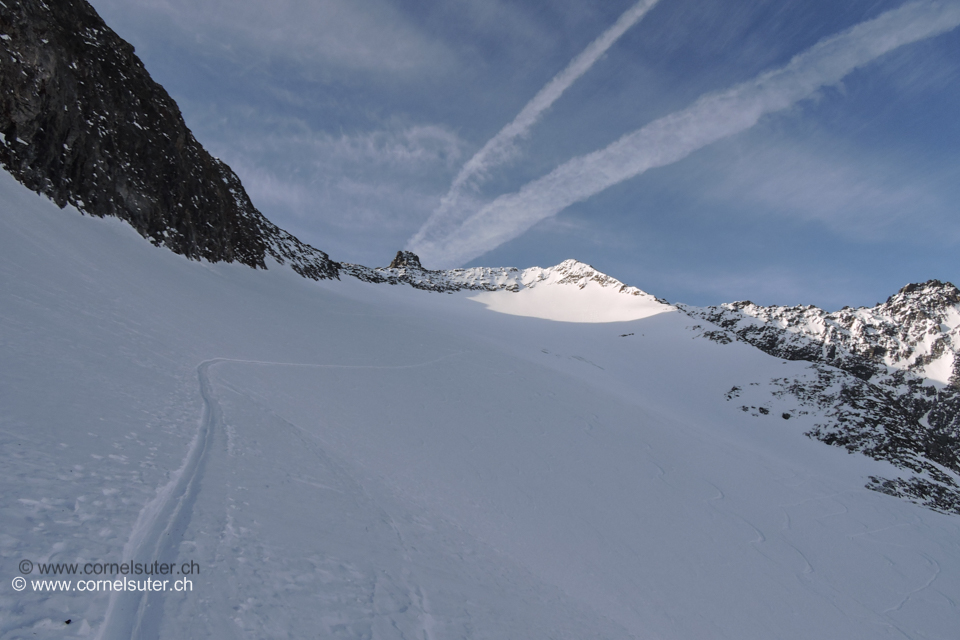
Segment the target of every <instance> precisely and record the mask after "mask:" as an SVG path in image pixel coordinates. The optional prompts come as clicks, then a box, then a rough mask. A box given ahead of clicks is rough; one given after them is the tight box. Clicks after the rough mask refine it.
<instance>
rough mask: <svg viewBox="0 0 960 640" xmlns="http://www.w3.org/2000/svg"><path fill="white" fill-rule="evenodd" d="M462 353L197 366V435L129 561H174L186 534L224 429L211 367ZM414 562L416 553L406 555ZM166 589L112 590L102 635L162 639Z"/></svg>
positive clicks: (413, 591)
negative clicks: (199, 399)
mask: <svg viewBox="0 0 960 640" xmlns="http://www.w3.org/2000/svg"><path fill="white" fill-rule="evenodd" d="M456 355H459V353H453V354H447V355H445V356H442V357H440V358H435V359H433V360H429V361H427V362H420V363H416V364H408V365H343V364H314V363H299V362H270V361H264V360H242V359H236V358H212V359H210V360H205V361H203V362H201V363H200V364H199V365H197V368H196V370H197V379H198V382H199V388H200V395H201V397H202V398H203V414H202V416H201V418H200V424H199V428H198V430H197V434H196V435H195V436H194V438H193V441H192V442H191V444H190V447H189V449H188V450H187V455H186V457H185V458H184V460H183V464H182V465H181V466H180V468H179V469H177V471H175V472H174V473H173V474H172V476H171V478H170V481H169V482H167V484H165V485H164V486H162V487H161V488H160V489H159V490H158V491H157V495H156V497H154V499H153V500H151V501H150V502H148V503H147V504H146V505H144V507H143V509H141V510H140V514H139V515H138V516H137V520H136V522H135V523H134V525H133V529H132V530H131V532H130V537H129V538H128V540H127V543H126V544H125V545H124V548H123V562H140V563H144V564H149V563H152V562H153V561H159V562H167V563H173V562H176V558H177V555H178V550H179V540H180V538H182V536H183V533H184V532H185V530H186V528H187V525H188V524H189V523H190V517H191V515H192V512H193V504H194V503H195V502H196V498H197V494H198V492H199V486H200V480H201V479H202V477H203V472H204V468H205V466H206V460H207V458H208V456H209V453H210V450H211V448H212V441H213V436H214V433H215V431H216V430H217V429H218V428H223V412H222V410H221V408H220V403H219V401H218V400H217V396H216V394H215V393H214V391H213V385H212V384H211V382H210V376H209V370H210V367H212V366H214V365H218V364H222V363H225V362H229V363H235V364H249V365H258V366H283V367H306V368H322V369H416V368H419V367H425V366H429V365H431V364H435V363H437V362H440V361H442V360H446V359H448V358H451V357H454V356H456ZM386 517H387V518H388V519H389V520H390V526H391V528H392V529H393V530H394V532H395V533H396V535H397V537H398V538H399V539H400V543H401V547H402V548H405V546H404V545H403V536H402V535H401V534H400V531H399V529H398V528H397V526H396V523H395V522H393V519H392V518H390V517H389V516H388V515H387V516H386ZM406 559H407V560H408V561H410V558H409V557H407V558H406ZM402 582H403V584H404V586H405V587H406V589H407V590H408V592H409V594H410V596H411V597H410V599H411V601H412V602H414V603H417V604H418V606H419V609H420V611H421V612H422V617H421V623H422V636H423V638H424V640H431V639H432V637H433V634H432V633H431V630H432V627H433V625H434V621H433V619H432V617H431V616H430V614H429V613H428V612H427V610H426V607H427V599H426V596H425V595H424V594H423V592H422V590H421V588H420V586H419V585H414V586H411V585H410V583H409V581H408V579H407V576H403V577H402ZM163 594H164V592H162V591H144V592H140V591H123V592H119V591H114V592H111V595H110V601H109V604H108V605H107V611H106V614H105V615H104V620H103V624H102V625H101V626H100V630H99V633H98V634H97V640H127V639H131V640H143V639H146V638H151V639H153V638H159V636H160V623H161V619H162V615H163Z"/></svg>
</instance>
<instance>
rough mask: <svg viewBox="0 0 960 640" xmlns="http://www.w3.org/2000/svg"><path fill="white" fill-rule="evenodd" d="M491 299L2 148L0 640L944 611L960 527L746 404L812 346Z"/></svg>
mask: <svg viewBox="0 0 960 640" xmlns="http://www.w3.org/2000/svg"><path fill="white" fill-rule="evenodd" d="M564 286H569V285H563V284H557V283H554V284H545V285H544V286H543V288H542V290H547V291H549V290H550V289H549V287H555V288H559V287H564ZM539 288H541V285H539V284H538V285H537V287H534V288H531V289H530V291H531V292H534V291H536V290H537V289H539ZM564 291H566V290H564ZM570 291H572V292H574V293H576V292H577V291H579V289H578V288H577V287H576V286H570ZM482 295H483V296H489V297H487V298H484V299H483V300H482V301H483V302H484V304H478V303H477V300H475V299H472V298H475V297H476V296H477V292H476V291H469V290H464V291H459V292H453V293H445V294H439V293H435V292H431V291H423V290H418V289H414V288H410V287H390V286H385V285H383V284H374V283H365V282H361V281H358V280H355V279H352V278H346V279H344V280H343V281H322V282H319V283H318V282H313V281H309V280H306V279H304V278H300V277H299V276H297V275H296V274H295V273H293V272H292V271H289V270H286V269H272V270H269V271H256V270H252V269H248V268H246V267H243V266H241V265H229V264H216V265H210V264H207V263H196V262H190V261H188V260H186V259H184V258H182V257H180V256H177V255H175V254H172V253H170V252H169V251H166V250H163V249H159V248H156V247H153V246H151V245H150V244H148V243H146V242H143V240H142V239H141V238H140V237H139V236H138V235H137V234H136V233H135V232H134V231H133V230H132V229H130V228H129V227H128V226H126V225H125V224H124V223H122V222H120V221H118V220H113V219H91V218H85V217H82V216H81V215H79V214H78V213H77V212H76V211H75V210H73V209H71V208H69V207H68V208H67V209H65V210H63V211H61V210H59V209H57V207H56V206H54V205H52V204H51V203H50V202H48V201H47V200H45V199H43V198H41V197H39V196H36V195H35V194H33V193H31V192H28V191H27V190H25V189H24V188H22V187H20V186H19V185H18V184H17V183H15V182H14V181H13V180H12V179H11V178H10V177H9V176H7V175H6V174H0V447H2V451H3V465H0V489H2V490H0V514H2V522H3V528H2V531H0V568H2V574H3V576H4V580H5V583H4V586H3V587H0V612H2V613H0V638H27V637H29V638H44V637H48V638H62V637H99V638H106V639H112V638H130V637H136V638H178V639H180V638H264V637H270V638H285V637H289V638H303V637H322V638H417V639H427V640H434V639H442V638H518V639H519V638H524V639H526V638H577V639H579V638H677V639H679V638H722V637H731V638H738V639H749V638H774V637H776V638H814V637H817V638H826V637H836V638H850V639H856V638H863V639H870V640H873V639H878V638H904V637H907V638H953V637H955V636H956V629H957V628H958V627H960V611H958V609H957V594H958V593H960V526H958V525H960V520H958V519H957V517H956V516H950V515H945V514H941V513H936V512H934V511H931V510H928V509H924V508H922V507H920V506H917V505H914V504H911V503H909V502H906V501H904V500H899V499H897V498H894V497H891V496H887V495H883V494H881V493H878V492H874V491H869V490H866V489H865V488H864V484H865V482H866V479H867V478H868V477H869V476H871V475H881V476H886V477H891V476H896V474H897V473H898V470H897V469H896V468H894V467H893V466H892V465H890V464H888V463H885V462H881V461H877V460H872V459H870V458H867V457H865V456H860V455H849V454H848V453H846V452H845V451H843V450H841V449H838V448H834V447H828V446H826V445H824V444H822V443H820V442H817V441H815V440H813V439H810V438H807V437H805V436H804V435H803V434H804V432H806V431H808V430H810V429H811V427H812V426H813V425H814V424H815V423H816V421H817V419H818V416H817V415H816V409H814V408H808V409H803V410H801V408H800V407H798V406H794V405H792V404H791V402H794V401H795V399H794V400H791V397H790V396H783V397H781V398H779V399H777V398H774V399H773V400H771V399H770V397H768V396H764V401H763V402H764V403H765V404H764V405H763V407H764V408H765V409H766V410H767V411H766V413H763V412H759V411H757V412H755V413H756V415H752V414H751V413H748V412H744V411H742V410H741V409H740V406H739V404H742V403H743V402H747V404H749V398H748V396H750V394H751V393H754V392H753V391H752V390H753V389H759V388H760V385H762V384H765V383H766V382H768V381H769V380H771V379H773V378H776V377H778V376H780V377H784V376H802V375H805V374H806V373H807V372H808V371H809V367H810V365H809V363H806V362H788V361H784V360H780V359H777V358H774V357H771V356H768V355H766V354H764V353H762V352H760V351H758V350H757V349H755V348H753V347H752V346H750V345H747V344H744V343H740V342H734V343H732V344H726V345H723V344H718V343H717V342H714V341H712V340H708V339H704V338H703V337H702V332H701V331H699V330H697V329H694V328H693V327H692V324H693V321H692V319H691V318H690V317H689V316H687V315H685V314H683V313H681V312H679V311H677V310H675V309H674V308H672V307H670V306H669V305H665V304H662V303H658V302H656V301H655V300H653V301H652V302H651V301H650V300H648V299H646V298H644V300H646V302H645V303H644V304H645V305H646V309H647V311H650V312H651V313H644V314H641V315H637V316H636V317H634V318H631V319H625V318H624V317H622V316H614V317H612V318H606V319H607V320H611V319H614V320H619V321H616V322H569V321H567V322H564V321H558V320H564V319H566V320H570V319H572V318H570V317H566V316H565V315H564V314H566V313H567V312H566V311H562V313H561V311H557V310H556V309H558V308H560V309H561V310H562V309H563V308H569V307H570V300H571V298H569V297H568V296H566V295H563V296H561V297H563V301H562V304H560V305H559V306H558V307H554V308H553V309H552V310H551V309H547V311H546V312H543V311H540V312H538V315H540V316H541V317H530V316H529V315H526V316H525V315H516V314H514V313H512V312H513V311H516V309H511V308H509V307H508V306H507V305H509V304H511V303H510V302H504V301H502V300H501V299H500V298H497V297H496V296H501V297H505V296H511V295H517V294H514V293H512V292H510V291H506V290H504V291H500V292H488V293H483V294H482ZM617 295H622V294H617ZM624 297H625V298H630V296H624ZM636 297H637V298H639V297H640V296H636ZM504 300H505V298H504ZM541 302H542V301H541ZM498 310H499V311H503V312H498ZM653 311H656V313H652V312H653ZM550 316H555V319H552V320H551V319H546V318H549V317H550ZM580 319H586V318H580ZM593 319H594V320H598V319H600V320H602V319H604V318H593ZM734 386H737V387H740V388H741V389H742V390H743V397H742V398H740V399H738V401H737V402H731V401H728V400H727V394H728V393H729V392H730V390H731V389H732V388H733V387H734ZM755 404H756V403H755ZM803 411H807V413H804V412H803ZM783 414H787V415H790V418H789V419H784V418H783V417H782V416H783ZM22 559H29V560H31V561H33V562H34V563H40V562H47V561H51V562H119V561H121V560H129V559H134V560H140V559H142V560H154V559H155V560H160V561H165V562H177V563H183V562H191V561H192V562H196V563H197V564H198V565H199V567H200V573H199V574H196V575H193V576H192V577H193V582H194V588H193V591H192V592H189V593H174V592H154V593H149V594H140V593H129V592H128V593H118V594H114V597H113V598H112V599H111V597H110V594H107V593H85V592H76V591H73V592H66V593H60V592H57V593H50V592H36V591H33V590H32V588H31V587H30V586H28V587H27V589H26V590H24V591H22V592H16V591H14V590H13V589H12V587H11V586H10V585H11V580H12V579H13V578H14V577H16V576H18V575H20V574H19V572H18V563H19V562H20V561H21V560H22ZM26 577H27V578H28V579H36V578H38V575H37V573H36V571H34V573H32V574H30V575H28V576H26ZM28 584H29V580H28ZM67 619H70V620H71V624H70V625H65V624H64V623H65V621H66V620H67Z"/></svg>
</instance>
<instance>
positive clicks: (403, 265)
mask: <svg viewBox="0 0 960 640" xmlns="http://www.w3.org/2000/svg"><path fill="white" fill-rule="evenodd" d="M340 268H341V271H342V272H343V273H344V274H346V275H351V276H353V277H355V278H358V279H360V280H363V281H364V282H373V283H386V284H392V285H398V284H407V285H410V286H411V287H414V288H415V289H422V290H424V291H435V292H438V293H453V292H455V291H463V290H466V291H510V292H514V293H516V292H518V291H520V290H522V289H531V288H534V287H536V286H543V285H546V284H560V285H573V286H576V287H578V288H580V289H583V288H584V287H586V286H587V285H588V284H590V283H596V284H598V285H599V286H601V287H604V288H611V289H614V290H616V291H617V292H618V293H622V294H625V295H630V296H643V297H648V298H651V299H653V300H657V301H659V302H665V301H664V300H660V299H659V298H655V297H654V296H652V295H650V294H649V293H647V292H645V291H641V290H640V289H638V288H636V287H631V286H628V285H625V284H624V283H622V282H620V281H619V280H617V279H616V278H612V277H610V276H608V275H606V274H605V273H601V272H600V271H597V270H596V269H594V268H593V267H591V266H590V265H588V264H585V263H583V262H579V261H577V260H564V261H563V262H561V263H560V264H558V265H556V266H553V267H546V268H543V267H530V268H529V269H517V268H516V267H498V268H490V267H472V268H469V269H448V270H441V271H431V270H429V269H424V268H423V266H422V265H421V264H420V258H419V257H418V256H417V255H416V254H415V253H412V252H410V251H398V252H397V255H396V257H395V258H394V259H393V261H391V263H390V265H389V266H387V267H378V268H374V269H371V268H370V267H364V266H362V265H357V264H349V263H342V264H341V265H340Z"/></svg>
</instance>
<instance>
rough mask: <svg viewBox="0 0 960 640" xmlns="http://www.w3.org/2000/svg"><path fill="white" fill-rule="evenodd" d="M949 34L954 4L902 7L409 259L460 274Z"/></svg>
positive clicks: (557, 174) (495, 206) (501, 203)
mask: <svg viewBox="0 0 960 640" xmlns="http://www.w3.org/2000/svg"><path fill="white" fill-rule="evenodd" d="M957 25H960V2H958V1H957V0H926V1H919V2H910V3H907V4H904V5H903V6H901V7H899V8H897V9H893V10H891V11H888V12H886V13H883V14H881V15H880V16H878V17H876V18H874V19H872V20H868V21H865V22H861V23H860V24H858V25H856V26H854V27H852V28H850V29H848V30H846V31H844V32H842V33H840V34H837V35H834V36H831V37H829V38H826V39H824V40H821V41H820V42H818V43H817V44H816V45H814V46H813V47H811V48H810V49H808V50H807V51H805V52H803V53H800V54H798V55H797V56H795V57H794V58H793V59H792V60H791V61H790V62H789V63H788V64H787V65H786V66H784V67H781V68H779V69H775V70H773V71H768V72H765V73H763V74H761V75H759V76H757V77H756V78H754V79H753V80H750V81H748V82H744V83H743V84H739V85H737V86H735V87H733V88H731V89H728V90H726V91H721V92H718V93H710V94H706V95H704V96H701V97H700V98H699V99H697V101H696V102H694V103H693V104H692V105H691V106H689V107H687V108H686V109H683V110H681V111H677V112H675V113H672V114H670V115H668V116H665V117H663V118H660V119H659V120H655V121H653V122H651V123H650V124H647V125H646V126H644V127H642V128H641V129H638V130H636V131H634V132H632V133H628V134H626V135H624V136H623V137H622V138H620V139H619V140H617V141H616V142H614V143H612V144H611V145H609V146H608V147H606V148H605V149H600V150H598V151H594V152H593V153H590V154H587V155H583V156H579V157H576V158H573V159H571V160H569V161H567V162H566V163H564V164H562V165H560V166H559V167H557V168H556V169H554V170H553V171H552V172H551V173H549V174H547V175H546V176H544V177H542V178H539V179H537V180H534V181H533V182H530V183H527V184H526V185H525V186H524V187H523V188H521V189H520V191H519V192H517V193H512V194H505V195H502V196H500V197H498V198H497V199H495V200H494V201H493V202H490V203H489V204H487V205H486V206H484V207H483V208H481V209H479V211H477V212H476V213H474V214H473V215H472V216H470V217H469V218H468V219H467V220H465V221H464V222H463V224H461V225H460V226H459V227H458V228H456V229H454V230H452V231H451V232H449V233H448V234H446V235H445V236H444V237H442V238H439V239H437V240H436V241H431V242H427V241H422V242H420V243H419V244H418V245H417V246H416V249H415V250H416V251H418V253H420V255H421V257H423V258H424V261H426V262H430V263H432V264H436V265H437V266H440V267H445V266H455V265H459V264H463V263H464V262H467V261H469V260H472V259H473V258H476V257H478V256H480V255H482V254H484V253H486V252H487V251H490V250H491V249H494V248H495V247H497V246H499V245H500V244H502V243H504V242H506V241H508V240H511V239H513V238H516V237H517V236H519V235H520V234H522V233H523V232H525V231H526V230H527V229H529V228H530V227H532V226H533V225H535V224H536V223H537V222H539V221H540V220H543V219H544V218H548V217H550V216H553V215H556V214H557V213H559V212H560V211H562V210H563V209H565V208H566V207H568V206H570V205H571V204H573V203H575V202H579V201H581V200H585V199H587V198H589V197H590V196H592V195H594V194H596V193H599V192H600V191H603V190H604V189H606V188H608V187H610V186H612V185H615V184H617V183H619V182H622V181H624V180H627V179H629V178H632V177H634V176H637V175H640V174H641V173H643V172H645V171H647V170H648V169H652V168H654V167H662V166H664V165H668V164H671V163H674V162H677V161H678V160H681V159H683V158H685V157H686V156H688V155H690V154H691V153H693V152H694V151H696V150H698V149H701V148H702V147H705V146H706V145H708V144H711V143H713V142H716V141H717V140H720V139H722V138H725V137H728V136H731V135H734V134H736V133H740V132H742V131H745V130H747V129H749V128H750V127H752V126H753V125H755V124H756V123H757V121H759V120H760V118H761V117H762V116H764V115H766V114H769V113H773V112H776V111H780V110H782V109H785V108H787V107H789V106H791V105H793V104H795V103H797V102H798V101H800V100H803V99H804V98H808V97H810V96H811V95H813V94H814V93H815V92H816V91H817V90H818V89H820V88H821V87H824V86H827V85H831V84H835V83H837V82H839V81H840V80H842V79H843V78H844V77H845V76H846V75H847V74H849V73H850V72H851V71H853V70H854V69H857V68H858V67H862V66H863V65H865V64H867V63H869V62H871V61H873V60H875V59H876V58H878V57H880V56H882V55H883V54H885V53H888V52H890V51H892V50H894V49H896V48H898V47H901V46H903V45H906V44H910V43H912V42H917V41H919V40H923V39H925V38H929V37H932V36H935V35H938V34H941V33H945V32H947V31H950V30H952V29H954V28H955V27H957Z"/></svg>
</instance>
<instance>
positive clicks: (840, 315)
mask: <svg viewBox="0 0 960 640" xmlns="http://www.w3.org/2000/svg"><path fill="white" fill-rule="evenodd" d="M678 306H679V307H680V308H681V309H682V310H683V311H685V312H686V313H687V314H689V315H690V316H692V317H694V318H696V319H698V320H705V321H707V322H710V323H712V324H714V325H716V326H717V329H718V330H704V331H703V333H702V335H703V336H704V337H707V338H709V339H712V340H715V341H718V342H722V343H728V342H731V341H733V340H741V341H743V342H747V343H749V344H751V345H753V346H755V347H757V348H759V349H761V350H762V351H765V352H766V353H769V354H770V355H773V356H776V357H778V358H784V359H787V360H805V361H808V362H811V363H813V365H812V366H811V375H810V376H808V377H806V378H803V379H796V380H786V379H784V380H776V381H771V383H770V384H771V385H772V386H771V389H770V393H771V394H772V395H773V396H775V397H783V396H785V395H789V396H792V397H794V398H795V399H796V400H797V401H798V402H799V404H800V406H803V407H809V408H811V409H816V410H818V411H819V413H820V414H821V415H822V416H823V418H824V420H823V421H822V422H821V423H818V424H817V425H816V427H815V428H814V429H813V430H812V431H810V432H809V433H808V434H807V435H809V436H810V437H813V438H816V439H818V440H820V441H822V442H825V443H827V444H831V445H834V446H840V447H844V448H845V449H847V450H848V451H851V452H860V453H863V454H865V455H868V456H870V457H872V458H876V459H879V460H886V461H888V462H891V463H893V464H894V465H896V466H897V467H899V468H900V469H903V470H904V471H908V472H910V473H913V474H916V475H914V476H912V477H910V478H897V479H893V480H887V479H883V478H871V483H870V484H869V485H868V487H869V488H871V489H874V490H877V491H882V492H884V493H889V494H891V495H896V496H899V497H905V498H909V499H912V500H915V501H916V502H919V503H921V504H924V505H925V506H928V507H930V508H933V509H937V510H939V511H945V512H951V513H957V514H960V291H958V290H957V288H956V287H955V286H954V285H952V284H950V283H944V282H940V281H938V280H930V281H928V282H924V283H920V284H910V285H907V286H905V287H903V288H902V289H901V290H900V291H899V292H898V293H896V294H895V295H893V296H891V297H890V298H889V299H888V300H887V301H886V302H884V303H882V304H878V305H876V306H875V307H871V308H866V307H861V308H858V309H851V308H849V307H845V308H843V309H841V310H840V311H836V312H832V313H828V312H826V311H824V310H822V309H819V308H817V307H813V306H794V307H761V306H758V305H755V304H753V303H752V302H733V303H729V304H723V305H720V306H717V307H706V308H698V307H690V306H686V305H678ZM696 328H697V329H704V327H702V326H699V325H698V326H697V327H696ZM733 397H736V396H735V395H733V396H731V397H728V398H727V399H728V400H731V399H732V398H733ZM745 410H746V408H745Z"/></svg>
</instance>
